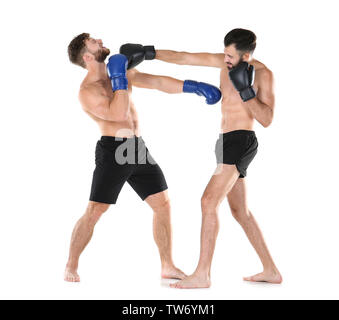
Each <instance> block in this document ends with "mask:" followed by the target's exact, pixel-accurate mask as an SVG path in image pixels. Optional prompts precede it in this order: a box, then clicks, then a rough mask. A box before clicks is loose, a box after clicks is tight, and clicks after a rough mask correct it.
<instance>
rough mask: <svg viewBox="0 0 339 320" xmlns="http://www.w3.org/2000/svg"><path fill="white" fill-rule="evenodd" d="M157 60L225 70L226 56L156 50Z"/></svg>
mask: <svg viewBox="0 0 339 320" xmlns="http://www.w3.org/2000/svg"><path fill="white" fill-rule="evenodd" d="M155 52H156V55H155V59H158V60H161V61H164V62H169V63H175V64H180V65H191V66H205V67H215V68H224V67H225V62H224V56H225V55H224V54H223V53H207V52H201V53H190V52H184V51H181V52H179V51H173V50H156V51H155Z"/></svg>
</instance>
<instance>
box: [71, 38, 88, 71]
mask: <svg viewBox="0 0 339 320" xmlns="http://www.w3.org/2000/svg"><path fill="white" fill-rule="evenodd" d="M89 38H90V35H89V33H81V34H79V35H78V36H76V37H75V38H74V39H73V40H72V41H71V42H70V44H69V45H68V57H69V60H70V61H71V62H72V63H74V64H76V65H78V66H80V67H83V68H86V64H85V61H84V59H83V58H82V56H83V55H84V53H85V51H86V44H85V40H88V39H89Z"/></svg>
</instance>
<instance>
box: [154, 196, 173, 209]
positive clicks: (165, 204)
mask: <svg viewBox="0 0 339 320" xmlns="http://www.w3.org/2000/svg"><path fill="white" fill-rule="evenodd" d="M153 210H154V211H155V212H169V211H170V210H171V202H170V200H169V199H163V200H161V201H157V203H155V204H154V205H153Z"/></svg>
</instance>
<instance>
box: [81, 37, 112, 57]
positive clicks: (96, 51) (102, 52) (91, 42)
mask: <svg viewBox="0 0 339 320" xmlns="http://www.w3.org/2000/svg"><path fill="white" fill-rule="evenodd" d="M85 43H86V47H87V50H88V51H89V52H90V53H91V54H93V55H94V58H95V60H96V61H97V62H104V61H105V59H106V57H107V56H108V55H109V54H110V51H109V49H108V48H106V47H104V46H103V44H102V40H101V39H94V38H89V39H88V40H86V42H85Z"/></svg>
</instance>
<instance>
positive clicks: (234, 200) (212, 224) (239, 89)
mask: <svg viewBox="0 0 339 320" xmlns="http://www.w3.org/2000/svg"><path fill="white" fill-rule="evenodd" d="M224 45H225V48H224V54H222V53H220V54H212V53H187V52H176V51H170V50H156V56H155V59H159V60H162V61H165V62H169V63H175V64H179V65H194V66H209V67H216V68H220V69H221V72H220V89H221V92H222V96H223V99H222V124H221V134H220V137H219V139H218V140H217V143H216V158H217V169H216V172H215V174H214V175H213V176H212V178H211V180H210V181H209V183H208V185H207V187H206V189H205V192H204V194H203V196H202V199H201V208H202V230H201V250H200V260H199V264H198V266H197V269H196V270H195V272H194V273H193V275H191V276H189V277H186V278H185V279H183V280H182V281H179V282H177V283H176V284H173V285H171V286H172V287H175V288H207V287H209V286H210V285H211V280H210V270H211V263H212V257H213V253H214V248H215V243H216V239H217V234H218V230H219V222H218V209H219V206H220V204H221V202H222V201H223V200H224V199H225V197H227V199H228V203H229V206H230V209H231V212H232V214H233V216H234V218H235V219H236V220H237V221H238V222H239V223H240V225H241V226H242V228H243V229H244V231H245V233H246V235H247V237H248V239H249V240H250V242H251V244H252V245H253V247H254V249H255V250H256V252H257V254H258V255H259V257H260V259H261V262H262V264H263V272H261V273H259V274H257V275H254V276H252V277H246V278H244V280H247V281H254V282H256V281H257V282H270V283H281V282H282V277H281V275H280V273H279V271H278V269H277V267H276V266H275V264H274V262H273V259H272V257H271V255H270V253H269V251H268V248H267V246H266V244H265V241H264V238H263V236H262V234H261V231H260V229H259V227H258V225H257V223H256V221H255V219H254V217H253V215H252V212H251V211H250V210H249V208H248V206H247V196H246V181H245V176H246V171H247V167H248V166H249V164H250V163H251V161H252V160H253V158H254V156H255V155H256V153H257V147H258V142H257V138H256V135H255V133H254V131H253V124H254V120H257V121H258V122H259V123H260V124H261V125H262V126H263V127H265V128H266V127H268V126H269V125H270V124H271V122H272V119H273V113H274V89H273V74H272V72H271V71H270V70H269V69H268V68H267V67H266V66H265V65H264V64H263V63H261V62H259V61H258V60H255V59H253V58H252V54H253V52H254V49H255V47H256V36H255V34H254V33H253V32H251V31H249V30H244V29H234V30H232V31H230V32H229V33H228V34H227V35H226V36H225V38H224Z"/></svg>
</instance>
